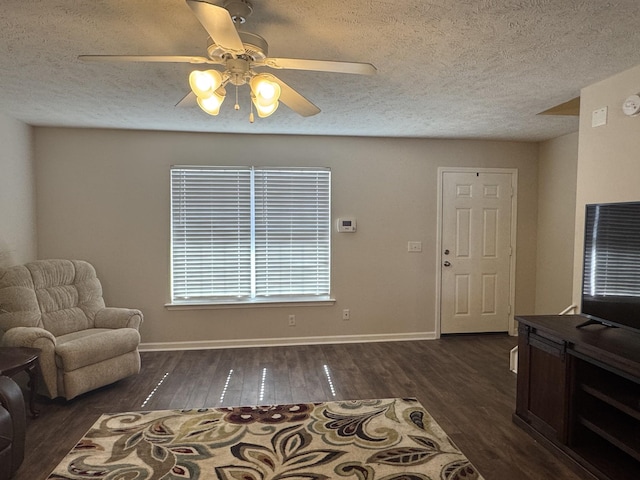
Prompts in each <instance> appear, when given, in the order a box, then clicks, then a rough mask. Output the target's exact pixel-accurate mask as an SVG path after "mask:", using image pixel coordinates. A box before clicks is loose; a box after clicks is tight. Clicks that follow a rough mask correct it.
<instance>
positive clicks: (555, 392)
mask: <svg viewBox="0 0 640 480" xmlns="http://www.w3.org/2000/svg"><path fill="white" fill-rule="evenodd" d="M565 351H566V346H565V343H564V342H563V341H562V340H560V339H557V338H554V337H552V336H550V335H548V334H544V333H542V332H537V331H535V330H534V329H531V328H529V327H524V328H521V329H520V334H519V339H518V352H519V353H518V356H519V365H518V399H517V405H516V413H517V414H518V416H519V417H520V418H522V419H523V420H524V421H526V422H527V423H528V424H530V425H531V426H532V427H533V428H535V429H536V430H537V431H538V432H540V433H542V434H543V435H544V436H545V437H547V438H549V439H550V440H555V441H559V442H561V443H565V442H566V439H567V415H568V410H567V392H568V372H569V369H568V359H567V355H566V354H565Z"/></svg>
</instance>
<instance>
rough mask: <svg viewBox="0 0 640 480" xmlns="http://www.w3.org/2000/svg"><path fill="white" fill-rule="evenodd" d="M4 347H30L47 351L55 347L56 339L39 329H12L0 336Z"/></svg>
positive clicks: (49, 333)
mask: <svg viewBox="0 0 640 480" xmlns="http://www.w3.org/2000/svg"><path fill="white" fill-rule="evenodd" d="M2 345H3V346H4V347H31V348H39V349H41V350H47V347H48V346H49V348H51V349H53V347H55V345H56V337H54V336H53V334H52V333H51V332H49V331H47V330H45V329H44V328H40V327H14V328H10V329H9V330H7V331H6V332H5V333H4V335H3V336H2Z"/></svg>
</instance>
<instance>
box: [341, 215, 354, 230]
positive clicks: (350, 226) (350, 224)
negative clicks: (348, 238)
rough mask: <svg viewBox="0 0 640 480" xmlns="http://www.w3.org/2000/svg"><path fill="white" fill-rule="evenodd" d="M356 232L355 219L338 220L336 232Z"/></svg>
mask: <svg viewBox="0 0 640 480" xmlns="http://www.w3.org/2000/svg"><path fill="white" fill-rule="evenodd" d="M355 231H356V219H355V218H353V217H344V218H339V219H338V232H347V233H353V232H355Z"/></svg>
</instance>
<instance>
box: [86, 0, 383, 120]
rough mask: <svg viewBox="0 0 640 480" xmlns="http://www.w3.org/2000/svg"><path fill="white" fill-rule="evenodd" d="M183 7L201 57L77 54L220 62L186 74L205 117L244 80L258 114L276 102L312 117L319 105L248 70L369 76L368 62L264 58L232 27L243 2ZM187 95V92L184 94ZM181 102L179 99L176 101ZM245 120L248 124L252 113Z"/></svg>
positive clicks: (242, 17) (246, 6)
mask: <svg viewBox="0 0 640 480" xmlns="http://www.w3.org/2000/svg"><path fill="white" fill-rule="evenodd" d="M186 2H187V5H188V6H189V8H190V9H191V11H192V12H193V13H194V15H195V16H196V17H197V19H198V21H199V22H200V23H201V24H202V26H203V27H204V29H205V30H206V31H207V33H208V34H209V37H210V39H209V44H208V47H207V55H208V58H207V57H204V56H202V57H199V56H187V55H170V56H160V55H80V56H79V58H80V60H83V61H97V62H119V61H123V62H165V63H190V64H193V65H220V66H222V67H223V68H224V70H223V71H218V70H214V69H209V70H194V71H192V72H191V73H190V74H189V86H190V87H191V91H192V93H193V94H194V95H195V97H196V103H197V104H198V106H199V107H200V108H201V109H202V110H203V111H205V112H206V113H208V114H209V115H218V113H219V112H220V106H221V105H222V102H223V101H224V99H225V96H226V91H225V88H224V87H225V85H227V84H228V83H231V84H232V85H235V87H236V104H235V109H236V110H238V109H239V106H238V101H237V96H238V93H237V89H238V87H240V86H243V85H246V84H249V87H250V96H251V102H252V105H253V106H255V108H256V111H257V113H258V116H259V117H261V118H265V117H268V116H269V115H271V114H272V113H273V112H275V111H276V109H277V108H278V105H279V103H280V102H282V103H284V104H285V105H286V106H287V107H289V108H290V109H291V110H293V111H294V112H296V113H297V114H299V115H301V116H303V117H309V116H312V115H316V114H317V113H319V112H320V109H319V108H318V107H317V106H316V105H314V104H313V103H311V102H310V101H309V100H307V99H306V98H305V97H304V96H302V95H301V94H300V93H298V92H297V91H296V90H294V89H293V88H292V87H290V86H289V85H287V84H286V83H284V82H283V81H282V80H280V79H279V78H277V77H276V76H275V75H271V74H268V73H257V72H255V71H254V68H262V67H267V68H274V69H290V70H311V71H317V72H332V73H349V74H356V75H373V74H375V73H376V72H377V70H376V68H375V67H374V66H373V65H371V64H370V63H357V62H340V61H331V60H309V59H297V58H269V57H268V56H267V55H268V53H267V52H268V44H267V42H266V40H265V39H264V38H262V37H261V36H259V35H256V34H254V33H249V32H244V31H242V32H239V31H238V30H237V29H236V27H237V25H240V24H243V23H245V22H246V19H247V17H249V15H251V13H252V12H253V6H252V5H251V3H250V2H249V0H226V1H225V2H224V3H223V4H222V6H218V5H214V4H212V3H208V2H206V1H203V0H186ZM190 95H191V94H190ZM180 103H182V102H180ZM249 119H250V121H251V122H252V123H253V112H251V114H250V117H249Z"/></svg>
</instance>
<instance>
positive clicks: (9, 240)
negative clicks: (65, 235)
mask: <svg viewBox="0 0 640 480" xmlns="http://www.w3.org/2000/svg"><path fill="white" fill-rule="evenodd" d="M31 136H32V129H31V127H29V126H28V125H25V124H24V123H22V122H19V121H17V120H13V119H11V118H9V117H7V116H4V115H1V114H0V267H2V266H9V265H12V264H20V263H25V262H28V261H31V260H35V259H36V254H37V251H36V246H37V242H36V210H35V208H36V197H35V179H34V166H33V165H34V162H33V155H32V143H31V141H32V138H31Z"/></svg>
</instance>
